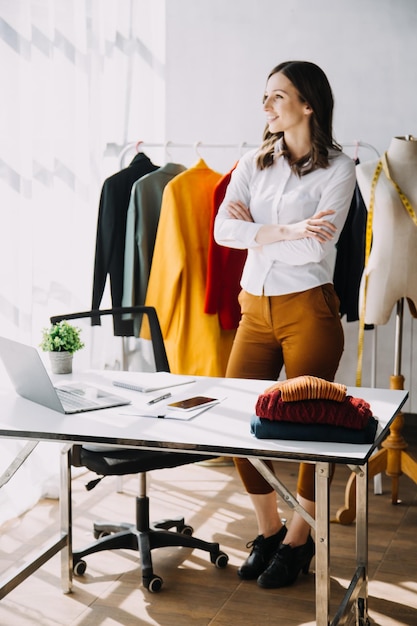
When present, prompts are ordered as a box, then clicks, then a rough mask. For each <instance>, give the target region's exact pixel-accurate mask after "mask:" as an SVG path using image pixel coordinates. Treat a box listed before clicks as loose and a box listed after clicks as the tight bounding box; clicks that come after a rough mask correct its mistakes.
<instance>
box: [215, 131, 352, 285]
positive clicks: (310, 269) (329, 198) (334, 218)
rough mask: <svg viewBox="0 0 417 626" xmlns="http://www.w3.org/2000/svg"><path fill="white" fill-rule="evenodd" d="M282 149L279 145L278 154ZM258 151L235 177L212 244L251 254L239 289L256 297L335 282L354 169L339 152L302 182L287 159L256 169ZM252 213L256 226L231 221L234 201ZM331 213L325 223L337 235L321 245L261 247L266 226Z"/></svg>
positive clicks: (303, 242)
mask: <svg viewBox="0 0 417 626" xmlns="http://www.w3.org/2000/svg"><path fill="white" fill-rule="evenodd" d="M279 148H280V145H279V142H278V143H277V151H278V150H279ZM257 152H258V151H257V150H251V151H250V152H247V153H246V154H245V155H244V156H243V157H242V158H241V159H240V161H239V163H238V164H237V167H236V169H235V170H234V171H233V173H232V177H231V180H230V183H229V186H228V188H227V191H226V195H225V197H224V200H223V202H222V204H221V205H220V207H219V211H218V213H217V216H216V220H215V224H214V238H215V240H216V242H217V243H218V244H220V245H222V246H226V247H229V248H247V250H248V256H247V260H246V263H245V267H244V269H243V274H242V279H241V286H242V288H243V289H245V291H247V292H249V293H251V294H253V295H266V296H274V295H283V294H288V293H295V292H299V291H305V290H306V289H311V288H313V287H317V286H319V285H324V284H326V283H332V282H333V271H334V259H335V245H336V242H337V240H338V238H339V235H340V232H341V230H342V228H343V225H344V223H345V220H346V216H347V213H348V211H349V206H350V203H351V200H352V196H353V192H354V188H355V181H356V175H355V164H354V162H353V160H352V159H351V158H350V157H348V156H347V155H345V154H343V153H342V152H339V151H337V150H330V151H329V162H330V165H329V167H327V168H326V169H318V170H314V171H313V172H310V173H308V174H306V175H304V176H301V177H300V176H298V175H297V174H295V173H294V172H293V171H292V170H291V168H290V166H289V164H288V162H287V160H286V159H285V158H284V157H277V158H276V159H275V161H274V164H273V165H272V166H271V167H269V168H266V169H264V170H260V169H259V168H257V166H256V156H257ZM238 200H240V201H241V202H243V203H244V204H245V205H246V206H248V207H249V208H250V211H251V214H252V217H253V220H254V222H245V221H242V220H237V219H231V218H230V217H229V215H228V212H227V208H226V207H227V204H228V203H229V202H230V201H238ZM325 209H332V210H333V211H335V213H334V214H332V215H329V216H327V217H326V220H328V221H329V222H333V223H334V224H335V226H336V227H337V232H336V234H335V236H334V238H333V239H332V240H331V241H327V242H326V243H324V244H322V243H319V242H318V241H316V240H314V239H312V238H308V237H306V238H304V239H297V240H294V241H278V242H275V243H270V244H267V245H259V244H258V243H257V242H256V241H255V238H256V234H257V232H258V230H259V228H260V227H261V226H262V225H263V224H292V223H295V222H299V221H301V220H304V219H306V218H309V217H312V216H313V215H314V213H317V211H321V210H325Z"/></svg>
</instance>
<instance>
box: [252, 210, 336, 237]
mask: <svg viewBox="0 0 417 626" xmlns="http://www.w3.org/2000/svg"><path fill="white" fill-rule="evenodd" d="M333 213H334V211H331V210H327V211H319V212H318V213H315V214H314V215H313V216H312V217H309V218H307V219H305V220H302V221H301V222H296V223H295V224H265V225H264V226H261V228H260V229H259V230H258V233H257V235H256V241H257V243H259V244H260V245H265V244H268V243H275V242H277V241H293V240H295V239H304V238H305V237H308V238H310V239H316V240H317V241H319V242H320V243H325V242H326V241H330V240H331V239H333V237H334V235H335V232H336V230H337V228H336V226H335V225H334V224H332V222H329V221H327V220H326V219H324V218H325V217H326V216H327V215H332V214H333Z"/></svg>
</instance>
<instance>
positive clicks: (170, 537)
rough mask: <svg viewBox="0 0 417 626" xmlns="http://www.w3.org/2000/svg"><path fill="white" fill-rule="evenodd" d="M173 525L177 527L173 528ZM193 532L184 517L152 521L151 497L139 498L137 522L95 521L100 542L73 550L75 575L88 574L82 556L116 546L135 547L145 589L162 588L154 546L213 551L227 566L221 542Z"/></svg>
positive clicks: (217, 560)
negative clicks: (201, 537) (150, 510)
mask: <svg viewBox="0 0 417 626" xmlns="http://www.w3.org/2000/svg"><path fill="white" fill-rule="evenodd" d="M173 528H175V529H176V530H175V531H172V530H171V529H173ZM192 533H193V529H192V527H191V526H188V525H186V524H185V522H184V518H183V517H177V518H172V519H166V520H161V521H159V522H156V523H154V524H150V522H149V498H148V497H147V496H141V497H136V525H135V524H125V523H122V524H112V523H106V522H104V523H96V524H94V536H95V537H96V539H97V541H95V542H93V543H91V544H89V545H88V546H86V547H85V548H84V549H82V550H77V551H74V552H73V570H74V574H76V575H82V574H84V573H85V570H86V567H87V564H86V563H85V561H84V560H83V559H84V557H85V556H87V555H89V554H93V553H94V552H101V551H103V550H116V549H128V550H136V551H138V552H139V555H140V559H141V569H142V583H143V585H144V587H146V589H148V590H149V591H151V592H153V593H155V592H157V591H160V589H161V587H162V584H163V580H162V578H161V577H160V576H158V575H156V574H155V573H154V571H153V566H152V555H151V551H152V550H153V549H154V548H164V547H168V546H181V547H186V548H192V549H194V548H199V549H200V550H204V551H206V552H209V553H210V561H211V562H212V563H214V565H215V566H216V567H219V568H223V567H226V565H227V563H228V561H229V557H228V556H227V554H225V553H224V552H222V551H221V550H220V546H219V544H218V543H210V542H208V541H203V540H202V539H197V538H196V537H192Z"/></svg>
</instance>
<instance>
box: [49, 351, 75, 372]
mask: <svg viewBox="0 0 417 626" xmlns="http://www.w3.org/2000/svg"><path fill="white" fill-rule="evenodd" d="M72 357H73V355H72V354H70V353H69V352H50V353H49V359H50V362H51V370H52V373H53V374H71V372H72Z"/></svg>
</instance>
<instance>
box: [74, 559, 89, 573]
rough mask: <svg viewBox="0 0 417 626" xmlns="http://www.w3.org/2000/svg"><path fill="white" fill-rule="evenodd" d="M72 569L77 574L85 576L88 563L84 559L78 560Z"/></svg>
mask: <svg viewBox="0 0 417 626" xmlns="http://www.w3.org/2000/svg"><path fill="white" fill-rule="evenodd" d="M72 569H73V572H74V574H75V575H76V576H83V575H84V574H85V570H86V569H87V563H86V562H85V561H83V560H81V561H77V563H75V564H74V567H73V568H72Z"/></svg>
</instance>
